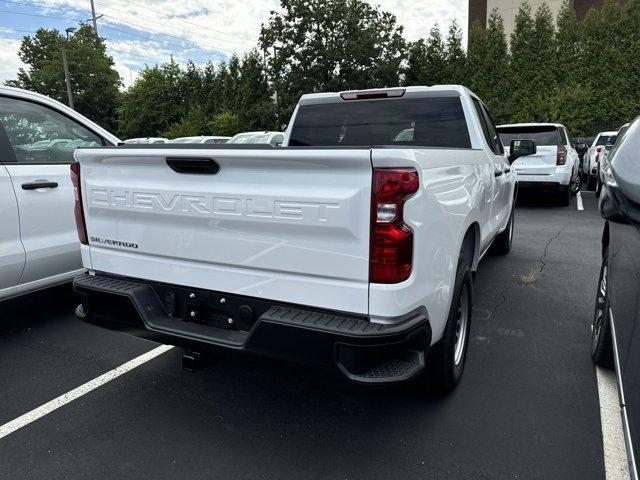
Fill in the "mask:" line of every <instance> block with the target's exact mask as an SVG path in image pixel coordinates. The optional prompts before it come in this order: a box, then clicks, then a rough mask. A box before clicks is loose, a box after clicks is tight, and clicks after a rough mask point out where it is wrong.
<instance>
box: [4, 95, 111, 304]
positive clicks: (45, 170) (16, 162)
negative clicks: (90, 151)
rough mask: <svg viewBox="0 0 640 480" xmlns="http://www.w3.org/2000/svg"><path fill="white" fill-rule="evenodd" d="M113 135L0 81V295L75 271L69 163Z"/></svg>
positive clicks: (58, 105) (51, 102)
mask: <svg viewBox="0 0 640 480" xmlns="http://www.w3.org/2000/svg"><path fill="white" fill-rule="evenodd" d="M118 141H119V140H118V139H117V138H116V137H115V136H113V135H111V134H110V133H109V132H107V131H106V130H104V129H102V128H100V127H99V126H98V125H96V124H95V123H93V122H92V121H90V120H89V119H88V118H85V117H83V116H82V115H80V114H79V113H78V112H76V111H74V110H72V109H70V108H69V107H67V106H65V105H63V104H61V103H60V102H56V101H55V100H52V99H51V98H48V97H45V96H44V95H40V94H37V93H34V92H29V91H27V90H22V89H18V88H11V87H2V86H0V300H3V299H6V298H10V297H15V296H17V295H21V294H25V293H29V292H33V291H35V290H39V289H42V288H46V287H50V286H53V285H57V284H60V283H68V282H70V281H71V280H72V279H73V277H74V276H76V275H77V274H78V273H79V272H81V271H82V262H81V258H80V244H79V243H78V236H77V234H76V225H75V221H74V219H73V206H74V198H73V197H74V194H73V186H72V185H71V179H70V178H69V165H70V164H71V163H72V162H73V151H74V150H75V149H76V148H77V147H81V146H93V147H98V146H103V145H105V146H107V145H108V146H113V145H117V144H118Z"/></svg>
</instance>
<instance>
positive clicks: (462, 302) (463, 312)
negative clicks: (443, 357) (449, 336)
mask: <svg viewBox="0 0 640 480" xmlns="http://www.w3.org/2000/svg"><path fill="white" fill-rule="evenodd" d="M468 324H469V288H468V287H467V286H466V285H463V286H462V290H461V291H460V298H459V299H458V311H457V315H456V345H455V349H454V354H453V362H454V364H455V365H456V366H458V365H460V362H461V361H462V359H463V358H464V349H465V345H466V341H467V325H468Z"/></svg>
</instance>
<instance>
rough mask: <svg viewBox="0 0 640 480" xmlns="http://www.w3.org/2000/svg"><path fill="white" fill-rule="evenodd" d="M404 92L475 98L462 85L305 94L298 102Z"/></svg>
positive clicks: (409, 94) (318, 101)
mask: <svg viewBox="0 0 640 480" xmlns="http://www.w3.org/2000/svg"><path fill="white" fill-rule="evenodd" d="M400 89H402V90H404V91H405V95H407V96H422V95H421V94H431V93H433V94H436V95H437V94H440V95H442V94H446V95H447V96H458V97H460V96H463V95H472V96H476V95H475V94H474V93H473V92H472V91H471V90H469V89H468V88H467V87H464V86H462V85H432V86H411V87H384V88H369V89H364V90H344V91H341V92H322V93H307V94H305V95H302V97H300V101H299V102H298V103H299V104H301V105H305V104H310V103H322V101H329V102H331V101H338V100H341V99H342V96H343V95H345V94H350V93H354V94H355V93H367V92H381V91H393V90H400Z"/></svg>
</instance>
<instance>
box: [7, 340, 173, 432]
mask: <svg viewBox="0 0 640 480" xmlns="http://www.w3.org/2000/svg"><path fill="white" fill-rule="evenodd" d="M172 348H173V346H171V345H161V346H159V347H157V348H154V349H153V350H150V351H148V352H147V353H143V354H142V355H140V356H139V357H136V358H134V359H133V360H129V361H128V362H126V363H123V364H122V365H120V366H119V367H116V368H114V369H113V370H110V371H108V372H107V373H104V374H102V375H100V376H99V377H96V378H94V379H93V380H90V381H88V382H87V383H85V384H83V385H80V386H79V387H77V388H74V389H73V390H71V391H70V392H67V393H65V394H62V395H60V396H59V397H58V398H54V399H53V400H51V401H50V402H47V403H45V404H44V405H42V406H40V407H38V408H35V409H33V410H31V411H30V412H27V413H25V414H24V415H21V416H20V417H18V418H16V419H14V420H11V421H10V422H8V423H5V424H4V425H2V426H0V438H3V437H6V436H7V435H9V434H10V433H13V432H15V431H16V430H18V429H19V428H22V427H24V426H25V425H28V424H30V423H31V422H35V421H36V420H38V419H39V418H42V417H44V416H45V415H46V414H48V413H51V412H53V411H54V410H57V409H58V408H60V407H62V406H64V405H66V404H67V403H69V402H72V401H73V400H75V399H77V398H80V397H82V396H83V395H86V394H87V393H89V392H91V391H92V390H95V389H96V388H98V387H100V386H102V385H104V384H105V383H108V382H110V381H111V380H114V379H116V378H118V377H119V376H120V375H124V374H125V373H127V372H129V371H130V370H133V369H134V368H136V367H139V366H140V365H142V364H143V363H146V362H148V361H149V360H153V359H154V358H156V357H157V356H158V355H161V354H163V353H164V352H166V351H168V350H171V349H172Z"/></svg>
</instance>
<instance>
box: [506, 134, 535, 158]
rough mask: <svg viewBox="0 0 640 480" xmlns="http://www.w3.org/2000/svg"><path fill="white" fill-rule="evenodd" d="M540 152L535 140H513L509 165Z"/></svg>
mask: <svg viewBox="0 0 640 480" xmlns="http://www.w3.org/2000/svg"><path fill="white" fill-rule="evenodd" d="M537 151H538V148H537V147H536V142H534V141H533V140H525V139H522V140H511V146H510V147H509V163H513V162H515V161H516V159H518V158H520V157H526V156H527V155H533V154H534V153H536V152H537Z"/></svg>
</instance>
